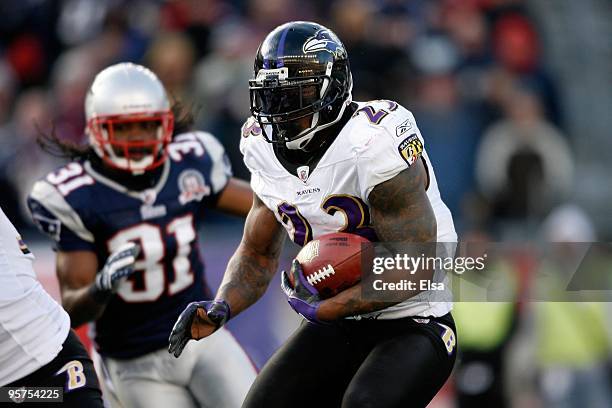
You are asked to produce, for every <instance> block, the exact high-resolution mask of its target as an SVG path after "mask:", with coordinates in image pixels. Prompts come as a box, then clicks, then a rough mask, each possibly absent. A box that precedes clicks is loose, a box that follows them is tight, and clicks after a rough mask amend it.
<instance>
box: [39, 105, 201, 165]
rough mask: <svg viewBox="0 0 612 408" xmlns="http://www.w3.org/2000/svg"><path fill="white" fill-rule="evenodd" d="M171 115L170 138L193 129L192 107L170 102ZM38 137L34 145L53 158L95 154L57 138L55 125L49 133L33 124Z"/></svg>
mask: <svg viewBox="0 0 612 408" xmlns="http://www.w3.org/2000/svg"><path fill="white" fill-rule="evenodd" d="M171 109H172V114H173V115H174V130H173V132H172V136H173V137H174V136H175V135H178V134H181V133H184V132H188V131H189V130H191V129H193V126H194V123H195V119H194V113H193V112H192V106H191V105H189V106H188V107H186V106H185V104H183V103H182V102H180V101H179V100H176V99H175V100H174V101H173V102H172V107H171ZM35 126H36V130H37V132H38V136H37V137H36V143H37V144H38V146H40V148H41V149H42V150H43V151H45V152H47V153H48V154H50V155H51V156H54V157H60V158H64V159H69V160H79V159H88V158H90V157H91V155H92V154H95V153H94V151H93V147H91V146H90V145H89V143H85V144H79V143H75V142H72V141H69V140H64V139H62V138H61V137H59V136H58V135H57V133H56V131H55V124H53V127H52V128H51V131H50V132H49V133H46V132H44V131H43V130H42V129H41V128H40V126H39V125H38V124H35Z"/></svg>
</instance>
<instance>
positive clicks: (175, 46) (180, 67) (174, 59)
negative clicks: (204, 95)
mask: <svg viewBox="0 0 612 408" xmlns="http://www.w3.org/2000/svg"><path fill="white" fill-rule="evenodd" d="M145 60H146V63H147V64H146V65H147V66H148V67H149V68H150V69H151V70H152V71H153V72H155V73H156V74H157V76H158V77H159V79H160V80H161V81H162V83H163V84H164V86H165V87H166V89H167V90H168V93H169V94H170V95H171V97H173V98H175V99H177V100H179V101H182V102H183V103H186V104H188V105H189V104H192V103H193V94H192V89H191V82H190V81H191V79H192V78H191V77H192V72H193V67H194V64H195V49H194V47H193V44H192V42H191V40H190V39H189V37H187V36H186V35H185V34H182V33H179V32H166V33H161V34H159V35H158V36H157V38H155V39H154V41H153V43H152V44H151V46H150V48H149V50H148V51H147V55H146V56H145Z"/></svg>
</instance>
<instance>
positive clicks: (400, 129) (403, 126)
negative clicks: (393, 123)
mask: <svg viewBox="0 0 612 408" xmlns="http://www.w3.org/2000/svg"><path fill="white" fill-rule="evenodd" d="M410 129H412V122H411V121H410V118H408V119H406V120H405V121H403V122H402V123H400V124H399V125H397V127H396V128H395V136H397V137H400V136H401V135H403V134H404V133H406V132H407V131H409V130H410Z"/></svg>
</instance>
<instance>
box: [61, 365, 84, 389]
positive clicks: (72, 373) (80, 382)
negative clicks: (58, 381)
mask: <svg viewBox="0 0 612 408" xmlns="http://www.w3.org/2000/svg"><path fill="white" fill-rule="evenodd" d="M60 374H66V386H65V387H64V391H66V392H70V391H74V390H76V389H78V388H81V387H84V386H85V385H87V377H86V375H85V369H84V367H83V363H81V362H80V361H79V360H72V361H69V362H68V363H66V364H65V365H64V366H63V367H62V368H60V369H59V371H58V372H56V373H55V375H60Z"/></svg>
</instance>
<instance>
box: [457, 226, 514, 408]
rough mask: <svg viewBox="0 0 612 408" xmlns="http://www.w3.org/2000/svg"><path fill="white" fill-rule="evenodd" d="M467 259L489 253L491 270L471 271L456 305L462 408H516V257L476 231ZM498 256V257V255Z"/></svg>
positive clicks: (469, 238)
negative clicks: (510, 374) (509, 379)
mask: <svg viewBox="0 0 612 408" xmlns="http://www.w3.org/2000/svg"><path fill="white" fill-rule="evenodd" d="M461 246H462V247H463V248H465V249H466V250H467V253H465V254H462V255H464V256H466V255H468V256H472V257H478V256H483V255H484V254H487V260H486V263H485V265H486V266H485V269H484V270H482V271H475V270H474V271H468V272H466V273H465V274H464V275H462V276H461V277H460V278H458V279H455V282H459V285H460V288H459V290H458V288H457V287H456V286H457V285H454V286H453V288H454V289H455V293H458V295H457V298H456V299H455V305H454V307H453V316H454V317H455V322H456V324H457V338H458V339H459V341H460V345H461V346H460V358H459V363H458V365H457V367H456V371H455V385H456V390H457V405H458V407H459V408H462V407H466V408H471V407H499V408H503V407H506V406H510V404H509V401H510V399H509V396H508V395H507V394H506V386H507V385H506V374H507V366H506V359H507V356H506V349H507V345H508V343H509V341H510V339H511V336H512V334H513V332H514V328H515V327H516V319H517V310H518V309H517V299H518V290H519V287H520V285H519V282H518V275H519V274H518V273H517V267H516V265H514V262H515V261H514V259H513V258H512V257H510V256H506V255H501V254H499V253H498V254H494V253H493V252H492V251H495V248H496V247H495V246H493V245H492V242H491V237H490V236H489V235H488V234H486V233H485V232H484V231H478V230H473V231H471V232H469V233H468V234H465V236H464V237H463V238H462V242H461ZM496 255H497V256H496Z"/></svg>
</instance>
